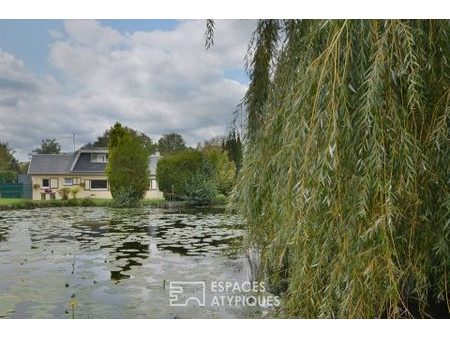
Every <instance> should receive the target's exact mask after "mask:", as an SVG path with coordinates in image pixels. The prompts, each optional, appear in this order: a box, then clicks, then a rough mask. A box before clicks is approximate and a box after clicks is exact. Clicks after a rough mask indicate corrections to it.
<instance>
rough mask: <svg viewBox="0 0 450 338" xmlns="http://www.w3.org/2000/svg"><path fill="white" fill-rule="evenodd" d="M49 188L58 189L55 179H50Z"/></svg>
mask: <svg viewBox="0 0 450 338" xmlns="http://www.w3.org/2000/svg"><path fill="white" fill-rule="evenodd" d="M50 188H51V189H58V179H57V178H52V179H50Z"/></svg>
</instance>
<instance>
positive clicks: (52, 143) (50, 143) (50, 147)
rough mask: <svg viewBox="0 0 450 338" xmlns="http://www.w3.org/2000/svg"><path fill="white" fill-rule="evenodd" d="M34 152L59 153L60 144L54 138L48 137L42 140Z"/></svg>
mask: <svg viewBox="0 0 450 338" xmlns="http://www.w3.org/2000/svg"><path fill="white" fill-rule="evenodd" d="M33 152H35V153H36V154H60V153H61V145H60V144H59V143H58V142H56V139H54V138H53V139H48V138H46V139H45V140H42V142H41V146H40V147H39V148H36V149H34V150H33Z"/></svg>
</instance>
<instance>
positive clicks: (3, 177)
mask: <svg viewBox="0 0 450 338" xmlns="http://www.w3.org/2000/svg"><path fill="white" fill-rule="evenodd" d="M16 182H17V173H16V172H15V171H13V170H0V184H4V183H16Z"/></svg>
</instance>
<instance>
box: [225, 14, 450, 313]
mask: <svg viewBox="0 0 450 338" xmlns="http://www.w3.org/2000/svg"><path fill="white" fill-rule="evenodd" d="M449 34H450V23H449V21H434V20H429V21H420V20H419V21H391V20H378V21H368V20H351V21H348V20H347V21H333V20H332V21H321V20H301V21H300V20H298V21H297V20H261V21H259V23H258V27H257V29H256V31H255V33H254V36H253V39H252V41H251V44H250V54H249V55H250V57H249V59H248V64H247V65H248V70H249V75H250V81H251V82H250V85H249V89H248V92H247V94H246V96H245V98H244V103H245V107H246V110H247V113H248V123H247V126H248V128H247V129H248V130H247V132H248V135H247V136H248V137H247V144H246V152H245V155H244V165H243V168H242V170H241V173H240V178H239V182H238V185H237V187H236V188H235V191H234V194H233V202H234V206H235V207H236V208H237V209H238V210H239V211H240V212H241V214H242V215H243V216H244V217H245V219H246V222H247V228H248V229H247V230H248V244H249V245H250V246H253V247H256V248H258V249H259V251H260V253H261V262H262V267H263V268H264V272H265V274H266V276H267V278H268V280H269V282H270V284H271V286H272V289H273V290H275V291H280V292H282V294H283V295H284V298H283V299H284V308H283V310H284V313H285V315H287V316H300V317H314V318H316V317H344V318H355V317H364V318H367V317H369V318H370V317H388V318H396V317H426V316H430V315H433V312H432V307H433V306H435V305H439V306H441V307H443V308H444V309H445V312H446V315H447V316H448V311H449V309H450V306H449V293H448V272H449V265H450V257H449V233H450V194H449V183H450V165H449V164H450V156H449V154H450V152H449V151H450V147H449V145H450V136H449V130H450V121H449V115H450V107H449V100H450V88H449V77H450V72H449V62H450V45H449V41H450V36H449Z"/></svg>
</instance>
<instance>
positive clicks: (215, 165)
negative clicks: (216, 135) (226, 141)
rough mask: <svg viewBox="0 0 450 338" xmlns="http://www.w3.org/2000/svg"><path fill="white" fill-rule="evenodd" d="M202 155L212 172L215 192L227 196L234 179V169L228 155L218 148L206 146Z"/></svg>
mask: <svg viewBox="0 0 450 338" xmlns="http://www.w3.org/2000/svg"><path fill="white" fill-rule="evenodd" d="M202 153H203V154H204V155H205V157H206V159H207V160H208V162H209V164H210V166H211V170H212V181H213V183H214V185H215V187H216V188H217V190H218V191H219V192H220V193H222V194H224V195H228V194H229V192H230V191H231V188H232V187H233V184H234V182H235V177H236V167H235V165H234V163H233V162H232V161H231V160H230V159H229V157H228V154H227V152H226V151H225V150H223V149H222V147H220V146H214V145H207V146H205V147H203V149H202Z"/></svg>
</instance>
